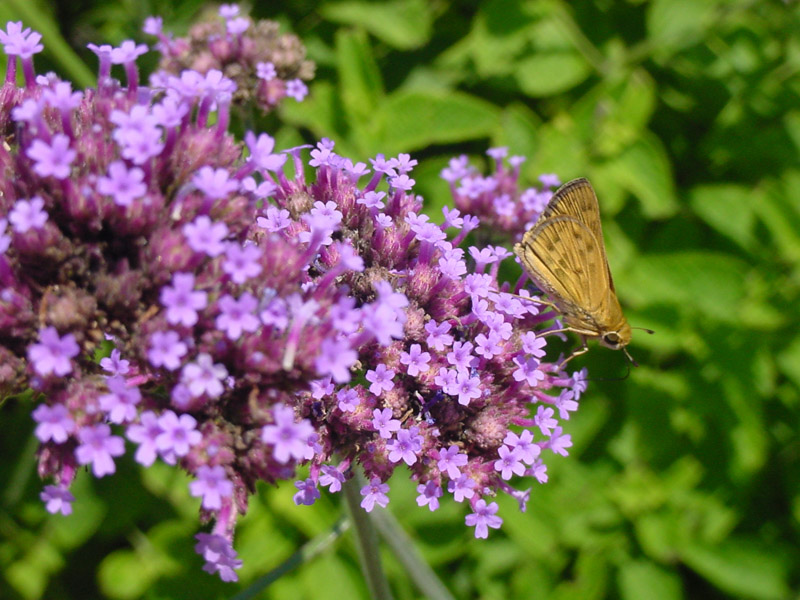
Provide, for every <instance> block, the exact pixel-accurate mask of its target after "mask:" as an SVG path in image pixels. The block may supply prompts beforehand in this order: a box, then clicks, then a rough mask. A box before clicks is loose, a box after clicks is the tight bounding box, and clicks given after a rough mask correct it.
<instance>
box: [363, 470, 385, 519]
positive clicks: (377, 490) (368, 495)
mask: <svg viewBox="0 0 800 600" xmlns="http://www.w3.org/2000/svg"><path fill="white" fill-rule="evenodd" d="M388 491H389V484H387V483H381V480H380V479H379V478H378V477H373V478H372V479H371V480H370V482H369V484H368V485H365V486H364V487H363V488H361V495H362V496H364V499H363V500H362V501H361V508H363V509H364V510H365V511H367V512H372V509H373V508H375V505H376V504H377V505H378V506H381V507H383V508H386V505H387V504H389V496H387V495H386V492H388Z"/></svg>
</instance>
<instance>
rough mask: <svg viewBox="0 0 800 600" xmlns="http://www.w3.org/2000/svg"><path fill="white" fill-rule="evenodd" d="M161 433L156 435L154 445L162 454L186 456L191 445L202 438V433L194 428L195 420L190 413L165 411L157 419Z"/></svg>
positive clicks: (194, 444) (195, 425)
mask: <svg viewBox="0 0 800 600" xmlns="http://www.w3.org/2000/svg"><path fill="white" fill-rule="evenodd" d="M158 427H159V429H160V430H161V433H160V434H159V435H158V437H156V440H155V441H156V447H157V448H158V451H159V452H160V453H161V454H162V455H167V454H175V456H186V455H187V454H189V450H190V449H191V447H192V446H196V445H197V444H199V443H200V442H201V441H202V440H203V434H202V433H200V432H199V431H197V430H196V427H197V421H196V420H195V418H194V417H193V416H191V415H186V414H183V415H181V416H178V415H176V414H175V413H174V412H172V411H171V410H168V411H166V412H165V413H164V414H163V415H161V417H159V419H158Z"/></svg>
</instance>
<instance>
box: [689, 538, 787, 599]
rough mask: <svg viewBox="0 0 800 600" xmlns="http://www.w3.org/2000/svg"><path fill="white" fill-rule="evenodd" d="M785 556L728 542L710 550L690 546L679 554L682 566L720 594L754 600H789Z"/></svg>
mask: <svg viewBox="0 0 800 600" xmlns="http://www.w3.org/2000/svg"><path fill="white" fill-rule="evenodd" d="M788 556H789V555H788V549H786V552H780V551H778V549H777V548H774V547H769V548H762V547H760V546H759V545H758V544H756V543H754V541H753V540H744V539H729V540H727V541H725V542H723V543H722V544H719V545H716V546H713V547H709V546H701V545H690V546H687V547H685V548H683V549H682V550H681V558H682V559H683V561H684V563H686V565H688V566H689V567H690V568H691V569H693V570H694V571H696V572H697V573H699V574H700V575H702V576H703V577H705V578H706V579H708V580H709V581H710V582H711V583H713V584H714V585H715V586H717V587H718V588H720V589H721V590H723V591H724V592H727V593H729V594H734V595H736V596H743V597H747V598H756V599H758V600H781V599H783V598H788V597H790V595H791V591H790V589H789V586H788V582H787V572H786V570H787V569H786V565H785V561H786V560H787V558H788Z"/></svg>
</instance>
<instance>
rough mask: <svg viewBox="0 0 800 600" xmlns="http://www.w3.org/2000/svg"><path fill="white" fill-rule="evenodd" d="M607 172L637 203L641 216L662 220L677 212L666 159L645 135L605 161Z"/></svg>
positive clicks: (654, 141)
mask: <svg viewBox="0 0 800 600" xmlns="http://www.w3.org/2000/svg"><path fill="white" fill-rule="evenodd" d="M607 172H608V173H611V174H613V176H614V178H615V179H616V180H617V181H618V182H619V184H620V185H622V186H623V187H624V188H625V189H626V190H628V191H629V192H630V193H631V194H632V195H633V196H634V197H635V198H637V199H638V200H639V202H640V203H641V205H642V211H643V212H644V214H645V216H647V217H649V218H651V219H663V218H665V217H670V216H672V215H674V214H675V213H676V212H677V211H678V200H677V198H676V196H675V184H674V182H673V180H672V167H671V165H670V162H669V157H668V156H667V152H666V150H665V149H664V146H663V144H662V143H661V141H660V140H659V139H658V138H657V137H655V136H654V135H652V134H649V133H646V134H645V135H643V137H641V138H640V139H639V140H638V141H636V142H635V143H633V144H631V145H630V146H629V147H628V148H627V149H626V150H624V151H623V152H621V153H620V154H619V155H618V156H617V157H616V158H614V159H613V160H611V161H609V162H608V163H607Z"/></svg>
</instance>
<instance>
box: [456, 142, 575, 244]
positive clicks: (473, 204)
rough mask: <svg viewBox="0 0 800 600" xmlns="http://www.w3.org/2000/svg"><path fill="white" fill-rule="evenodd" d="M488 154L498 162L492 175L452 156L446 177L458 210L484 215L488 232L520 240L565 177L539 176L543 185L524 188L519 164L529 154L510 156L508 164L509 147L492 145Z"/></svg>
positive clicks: (482, 216) (479, 216) (480, 216)
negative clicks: (521, 187)
mask: <svg viewBox="0 0 800 600" xmlns="http://www.w3.org/2000/svg"><path fill="white" fill-rule="evenodd" d="M487 154H488V155H489V157H490V158H491V159H492V160H493V161H494V164H495V169H494V173H492V174H491V175H483V174H482V173H481V172H480V171H479V170H477V169H476V168H475V167H473V166H471V165H470V164H469V162H468V160H467V157H466V156H464V155H462V156H459V157H458V158H452V159H450V163H449V164H448V166H447V167H446V168H445V169H443V170H442V178H443V179H445V180H446V181H447V182H448V183H449V184H450V191H451V193H452V194H453V202H454V204H455V206H456V208H457V209H459V210H460V211H462V212H466V213H469V214H472V215H475V216H477V217H478V218H480V220H481V224H482V225H483V226H484V228H485V229H486V230H487V231H492V232H494V233H502V234H503V235H504V236H506V237H507V238H509V239H511V240H513V241H519V239H520V238H522V234H523V233H525V232H526V231H527V230H528V229H530V228H531V226H532V225H533V224H534V223H535V222H536V220H537V219H538V218H539V215H541V214H542V211H543V210H544V208H545V207H546V206H547V203H548V202H549V201H550V198H552V197H553V190H554V189H555V188H557V187H558V186H560V185H561V180H560V179H559V177H558V175H552V174H545V175H541V176H540V177H539V182H540V184H541V187H539V188H537V187H529V188H526V189H524V190H521V189H519V175H520V169H519V167H520V165H521V164H522V163H523V162H524V161H525V157H522V156H511V157H508V164H506V163H505V162H504V159H505V158H506V157H507V155H508V150H507V149H506V148H492V149H491V150H489V151H488V152H487Z"/></svg>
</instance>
